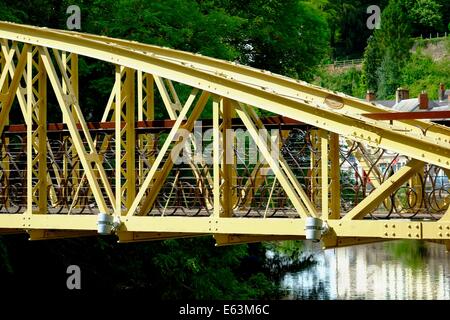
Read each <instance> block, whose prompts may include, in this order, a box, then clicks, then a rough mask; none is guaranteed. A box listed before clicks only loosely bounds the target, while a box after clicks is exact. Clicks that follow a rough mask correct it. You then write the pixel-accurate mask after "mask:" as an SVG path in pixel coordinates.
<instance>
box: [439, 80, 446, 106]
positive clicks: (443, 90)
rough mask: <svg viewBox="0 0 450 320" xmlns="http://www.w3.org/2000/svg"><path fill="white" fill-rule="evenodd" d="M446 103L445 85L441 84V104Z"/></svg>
mask: <svg viewBox="0 0 450 320" xmlns="http://www.w3.org/2000/svg"><path fill="white" fill-rule="evenodd" d="M444 101H445V86H444V84H443V83H441V84H439V102H444Z"/></svg>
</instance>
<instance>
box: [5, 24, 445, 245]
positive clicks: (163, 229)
mask: <svg viewBox="0 0 450 320" xmlns="http://www.w3.org/2000/svg"><path fill="white" fill-rule="evenodd" d="M0 45H1V50H0V65H1V70H0V71H1V74H0V138H1V146H0V152H1V159H0V160H1V161H0V233H14V232H28V233H29V234H30V237H31V239H51V238H63V237H77V236H84V235H95V234H96V232H97V223H98V221H97V219H98V218H97V217H98V215H99V214H107V215H108V216H111V217H114V221H115V224H114V228H113V230H112V232H114V233H116V234H117V236H118V237H119V240H120V241H121V242H129V241H146V240H153V239H167V238H181V237H194V236H199V235H206V234H212V235H214V237H215V239H216V241H217V243H218V244H219V245H226V244H234V243H243V242H258V241H265V240H281V239H305V236H306V235H307V231H308V230H305V227H306V221H309V220H311V218H316V220H315V221H320V222H321V224H322V226H323V228H322V230H321V231H320V235H321V240H322V241H323V243H324V246H325V247H336V246H344V245H352V244H360V243H369V242H375V241H385V240H392V239H425V240H430V241H435V242H439V243H444V244H447V246H448V247H450V209H449V203H450V195H449V182H448V178H449V173H450V130H449V129H448V128H447V127H446V126H443V125H438V124H435V123H432V122H427V121H421V120H394V121H392V120H391V121H381V120H373V119H371V118H370V117H368V116H367V115H368V114H371V113H378V112H389V110H387V109H385V108H383V107H381V106H379V105H376V104H373V103H368V102H365V101H362V100H359V99H356V98H353V97H350V96H347V95H344V94H341V93H336V92H331V91H329V90H326V89H323V88H320V87H317V86H313V85H310V84H308V83H305V82H302V81H297V80H293V79H289V78H286V77H282V76H279V75H275V74H272V73H270V72H267V71H263V70H257V69H253V68H249V67H245V66H241V65H238V64H236V63H230V62H226V61H221V60H217V59H212V58H207V57H203V56H201V55H198V54H191V53H186V52H181V51H176V50H171V49H167V48H161V47H156V46H151V45H145V44H139V43H136V42H130V41H126V40H118V39H111V38H106V37H101V36H95V35H88V34H82V33H74V32H67V31H61V30H52V29H47V28H45V29H44V28H36V27H30V26H23V25H16V24H12V23H5V22H1V23H0ZM85 57H87V58H90V59H96V60H100V61H103V62H106V63H109V64H111V68H112V70H114V71H113V72H112V74H114V75H115V76H114V79H113V81H111V82H112V83H113V84H112V87H111V94H110V96H109V99H108V100H107V101H105V102H104V107H101V102H100V101H97V102H98V105H96V106H90V108H92V107H94V108H95V110H98V111H96V112H97V113H98V114H103V116H102V117H101V119H99V120H100V122H89V121H87V119H86V114H84V113H83V111H82V110H86V108H85V107H86V106H81V105H80V100H82V99H80V95H81V94H83V93H82V92H80V91H79V72H78V64H79V59H85ZM52 99H53V100H54V101H53V100H52ZM50 100H52V103H50ZM49 110H51V113H52V117H53V118H54V117H55V116H56V117H59V119H60V122H59V123H49V122H48V121H47V119H48V116H49ZM161 110H164V113H166V114H167V115H168V117H169V119H168V120H155V111H158V112H159V111H161ZM258 110H264V111H266V112H270V113H272V114H273V116H269V117H261V116H260V114H261V113H260V112H259V111H258ZM204 114H209V115H212V119H211V118H209V119H204V116H203V115H204ZM201 119H202V120H203V123H202V124H203V125H202V127H201V128H200V130H197V129H198V128H197V122H198V121H199V120H201ZM271 130H275V131H276V132H277V133H278V134H277V135H275V136H274V135H273V134H271V133H270V131H271ZM230 132H231V133H230ZM199 135H200V137H201V138H202V139H200V140H201V143H200V144H199V143H198V140H199V138H200V137H199ZM205 145H206V146H205ZM242 145H244V147H243V148H242ZM251 146H254V148H251ZM255 150H256V151H255ZM252 152H253V153H252Z"/></svg>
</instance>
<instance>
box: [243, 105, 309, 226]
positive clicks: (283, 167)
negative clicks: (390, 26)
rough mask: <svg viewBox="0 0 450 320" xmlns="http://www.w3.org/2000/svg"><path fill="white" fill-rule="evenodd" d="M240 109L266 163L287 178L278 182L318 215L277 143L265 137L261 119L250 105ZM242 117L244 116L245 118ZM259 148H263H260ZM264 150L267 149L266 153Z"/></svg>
mask: <svg viewBox="0 0 450 320" xmlns="http://www.w3.org/2000/svg"><path fill="white" fill-rule="evenodd" d="M240 110H241V112H239V113H238V114H239V116H240V117H241V119H242V120H243V122H244V125H245V126H246V127H247V129H248V130H249V132H250V135H252V133H253V135H252V138H253V139H255V138H256V136H258V141H255V142H256V144H257V145H258V147H259V149H260V150H261V151H262V153H263V156H264V157H265V159H266V161H267V162H268V164H269V165H270V166H271V168H272V170H274V167H273V166H275V168H276V170H280V172H281V176H285V177H286V178H287V182H288V184H285V182H282V181H281V180H280V183H282V185H283V187H284V188H286V187H288V188H290V187H289V186H292V187H293V189H294V193H292V194H291V195H294V194H297V195H298V197H300V199H301V201H302V202H303V204H302V205H304V206H305V208H306V209H307V210H308V212H309V214H310V215H311V216H315V217H318V212H317V209H316V207H315V206H314V204H313V203H312V202H311V201H310V200H309V198H308V196H307V194H306V192H305V191H304V190H303V188H302V186H301V185H300V183H299V182H298V180H297V178H296V176H295V175H294V173H293V172H292V170H291V168H290V167H289V165H288V164H287V162H286V160H285V159H284V157H283V155H282V154H281V153H280V150H279V149H278V143H276V144H274V143H273V141H272V139H271V138H270V137H269V138H268V137H267V130H266V128H265V127H264V124H263V123H262V121H261V120H260V119H259V117H258V115H257V114H256V112H255V111H254V110H253V109H252V108H251V107H248V106H245V105H242V104H241V105H240ZM242 117H245V120H244V119H243V118H242ZM249 121H250V125H251V124H254V129H253V127H252V126H250V127H249ZM256 128H258V129H259V132H257V131H256ZM261 138H262V139H261ZM264 140H266V141H270V147H268V146H267V143H265V142H264ZM258 142H259V143H258ZM261 148H263V149H261ZM265 151H267V153H266V152H265ZM274 156H275V157H276V159H275V158H274ZM268 157H269V158H268ZM269 159H272V160H270V161H269ZM272 161H273V164H271V163H272ZM272 165H273V166H272ZM274 172H275V171H274ZM277 179H279V176H277ZM285 191H286V192H287V193H288V194H289V193H291V191H289V190H286V189H285ZM291 201H292V199H291ZM302 217H304V216H302Z"/></svg>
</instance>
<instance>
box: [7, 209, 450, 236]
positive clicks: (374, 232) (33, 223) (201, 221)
mask: <svg viewBox="0 0 450 320" xmlns="http://www.w3.org/2000/svg"><path fill="white" fill-rule="evenodd" d="M0 225H1V226H2V228H3V229H16V230H17V229H23V230H47V229H51V230H73V231H75V230H86V231H95V230H96V229H97V217H96V216H95V215H34V214H33V215H28V216H26V215H21V214H2V215H0ZM328 225H329V227H330V231H329V232H334V233H335V235H336V236H337V237H338V239H340V238H347V237H356V238H382V239H385V240H388V239H425V240H433V239H434V240H443V241H444V240H445V241H448V240H450V231H449V230H450V229H448V227H449V228H450V223H448V222H445V223H444V222H431V221H423V222H419V221H409V220H390V221H382V220H372V221H371V220H352V221H342V220H328ZM304 228H305V225H304V219H288V218H286V219H278V218H265V219H263V218H220V217H219V218H215V217H212V216H211V217H152V216H127V217H124V219H123V220H122V225H121V228H120V230H119V232H125V231H126V232H153V233H166V232H171V233H183V234H184V233H189V234H192V233H197V234H240V235H248V236H252V235H253V236H304V235H305V230H304ZM439 233H442V236H441V235H439Z"/></svg>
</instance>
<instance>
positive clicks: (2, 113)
mask: <svg viewBox="0 0 450 320" xmlns="http://www.w3.org/2000/svg"><path fill="white" fill-rule="evenodd" d="M29 47H30V46H29V45H27V44H25V45H24V46H23V48H22V53H21V54H20V57H19V61H18V63H17V66H16V69H15V70H14V76H13V77H12V79H11V83H10V85H9V88H8V92H7V93H4V94H2V95H0V106H1V110H0V136H1V135H2V133H3V129H4V128H5V125H6V119H7V115H8V114H9V111H10V110H11V106H12V103H13V101H14V96H15V95H16V91H17V89H18V87H19V82H20V79H21V78H22V73H23V71H24V69H25V66H26V64H27V53H28V48H29ZM11 60H12V57H11ZM10 62H11V61H9V62H7V63H10ZM8 74H9V70H8V66H5V68H3V70H2V74H1V78H0V88H4V86H5V82H6V80H7V77H8Z"/></svg>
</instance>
